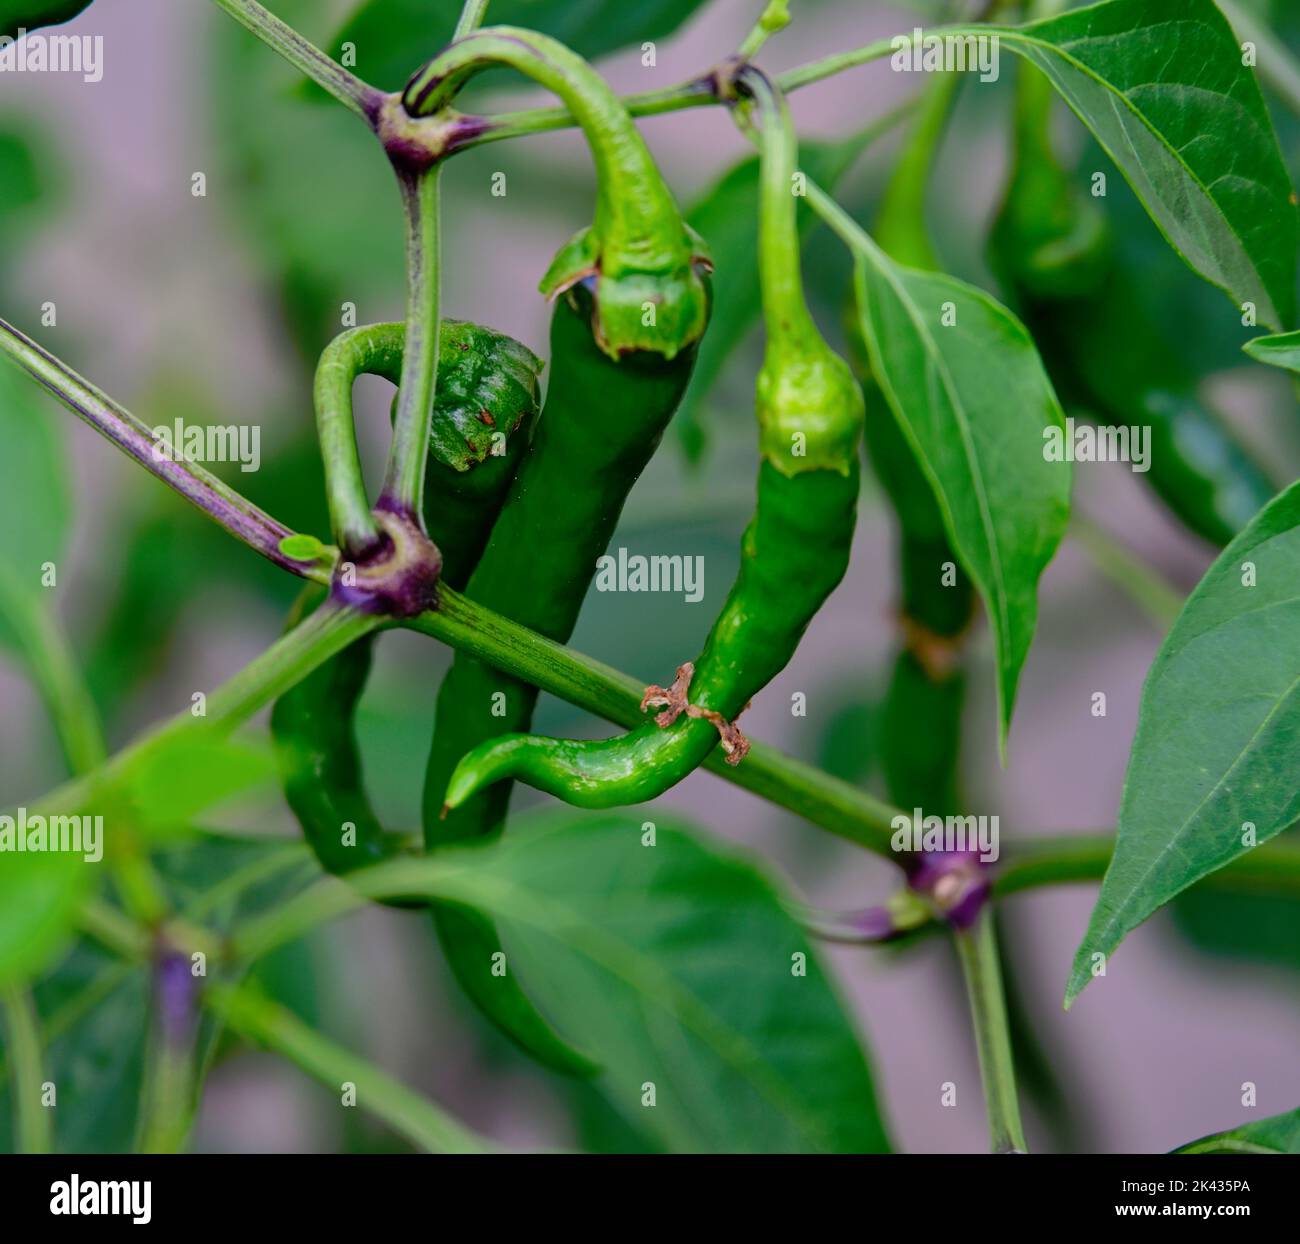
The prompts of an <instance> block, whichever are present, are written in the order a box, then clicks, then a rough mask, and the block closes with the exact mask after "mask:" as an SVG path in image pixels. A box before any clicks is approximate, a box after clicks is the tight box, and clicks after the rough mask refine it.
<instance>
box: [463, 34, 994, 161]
mask: <svg viewBox="0 0 1300 1244" xmlns="http://www.w3.org/2000/svg"><path fill="white" fill-rule="evenodd" d="M959 30H960V31H964V32H965V33H976V32H978V30H979V27H965V26H963V27H948V26H937V27H935V28H934V29H933V30H931V31H928V32H926V33H928V34H944V33H947V32H950V31H959ZM896 50H897V49H896V47H895V44H894V41H893V40H892V39H880V40H877V41H876V42H875V43H868V44H866V45H865V46H863V47H860V48H855V49H854V50H852V51H849V52H839V53H836V54H835V55H833V56H828V57H825V58H824V59H822V60H817V61H812V62H810V63H809V64H807V65H802V66H800V67H798V68H796V69H791V70H788V71H787V72H785V73H783V74H778V75H777V76H776V78H775V84H776V86H777V88H778V89H779V90H780V91H781V92H782V94H786V95H788V94H789V93H790V92H791V91H797V90H798V89H799V88H800V87H804V86H809V85H811V84H812V83H814V82H820V81H822V80H823V79H825V78H829V77H832V76H833V75H835V74H837V73H842V72H843V71H844V70H846V69H852V68H855V67H857V66H858V65H865V64H868V63H869V62H871V61H874V60H880V59H882V58H883V57H886V56H889V55H890V54H891V53H893V52H894V51H896ZM722 102H724V101H723V98H722V95H721V93H720V76H719V74H718V73H717V72H714V73H709V74H705V75H704V76H703V77H700V78H695V79H693V80H691V81H690V82H681V83H678V84H677V85H676V86H670V87H666V88H665V89H663V90H661V91H644V92H642V93H640V94H637V95H626V96H624V97H623V99H622V104H623V106H624V108H626V109H627V111H628V112H629V113H630V114H631V115H632V116H634V117H653V116H660V115H662V114H663V113H666V112H680V111H681V110H682V109H684V108H704V107H708V106H710V105H713V104H721V103H722ZM469 120H472V121H473V122H475V123H476V124H474V125H473V126H472V127H467V133H466V137H464V138H463V139H460V140H458V141H457V144H456V149H457V150H458V151H460V150H464V149H466V148H468V147H476V146H479V145H481V144H482V143H490V142H499V141H501V140H502V139H506V138H521V137H523V136H524V135H526V134H540V133H544V132H547V131H550V130H562V129H567V128H568V127H569V126H573V125H577V124H578V119H577V117H575V116H574V115H573V113H572V112H570V111H569V110H568V109H567V108H527V109H521V110H519V111H516V112H502V113H497V114H495V115H493V116H487V117H474V118H469Z"/></svg>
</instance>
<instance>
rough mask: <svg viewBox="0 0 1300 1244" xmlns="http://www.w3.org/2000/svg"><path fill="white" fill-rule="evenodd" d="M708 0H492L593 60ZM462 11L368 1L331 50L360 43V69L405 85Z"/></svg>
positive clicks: (494, 11)
mask: <svg viewBox="0 0 1300 1244" xmlns="http://www.w3.org/2000/svg"><path fill="white" fill-rule="evenodd" d="M703 4H704V0H637V3H635V4H628V3H627V0H492V3H491V5H489V7H488V18H487V24H488V25H491V26H526V27H528V29H529V30H540V31H541V32H542V33H543V34H547V35H552V36H553V37H555V38H556V39H559V40H560V42H562V43H565V44H567V45H568V46H569V47H571V48H572V49H573V50H574V51H575V52H577V53H578V54H579V55H580V56H585V57H586V58H587V59H588V60H594V59H596V58H597V57H600V56H607V55H608V54H609V53H610V52H617V51H618V50H619V49H620V48H624V47H628V46H629V45H632V44H635V45H636V46H638V47H639V46H640V45H641V44H642V43H644V42H646V41H651V42H653V41H655V40H659V39H666V38H667V37H668V36H669V35H671V34H672V33H673V32H674V31H675V30H677V28H678V27H679V26H681V25H682V23H683V22H685V21H686V19H687V18H689V17H690V16H691V15H692V14H693V13H694V12H695V10H696V9H698V8H700V7H702V5H703ZM460 10H461V0H368V2H367V3H365V4H363V5H361V7H360V8H359V9H357V11H356V12H355V13H354V14H353V15H352V17H351V18H350V19H349V20H348V22H347V24H346V25H345V26H344V27H343V29H342V30H340V31H339V32H338V34H337V35H335V37H334V38H333V39H332V40H331V41H330V45H329V48H330V54H331V55H332V56H334V57H336V58H337V57H338V56H339V55H340V54H341V52H342V50H343V44H344V43H353V44H355V45H356V49H357V63H356V65H355V70H356V72H357V73H358V74H360V75H361V77H363V78H365V80H366V81H367V82H371V83H373V84H374V85H375V86H379V87H383V88H384V89H385V90H389V91H396V90H400V89H401V88H402V87H403V86H404V85H405V84H406V82H407V79H409V78H410V77H411V75H412V74H413V73H414V72H415V71H416V70H417V69H419V67H420V66H421V65H422V64H423V63H424V62H425V61H427V60H428V59H429V58H430V57H432V56H433V55H434V54H435V53H436V52H437V51H438V49H439V48H441V47H442V46H443V45H444V44H445V43H449V42H450V41H451V36H452V33H453V32H454V30H455V27H456V19H457V18H458V17H459V16H460ZM506 80H507V79H504V78H503V79H502V81H506ZM313 94H315V92H313ZM321 94H322V95H323V94H324V93H323V92H321Z"/></svg>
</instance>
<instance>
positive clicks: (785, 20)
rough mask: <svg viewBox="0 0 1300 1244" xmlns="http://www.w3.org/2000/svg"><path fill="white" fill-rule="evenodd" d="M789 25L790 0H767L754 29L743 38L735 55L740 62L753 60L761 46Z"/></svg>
mask: <svg viewBox="0 0 1300 1244" xmlns="http://www.w3.org/2000/svg"><path fill="white" fill-rule="evenodd" d="M789 24H790V0H768V4H767V7H766V8H765V9H764V10H763V12H762V15H761V16H760V17H759V19H758V21H756V22H755V23H754V28H753V30H751V31H750V32H749V34H747V35H746V36H745V41H744V42H743V43H742V44H741V45H740V49H739V50H738V51H737V53H736V55H737V56H738V57H739V58H740V59H741V60H742V61H750V60H753V59H754V57H755V56H757V55H758V54H759V52H760V51H762V49H763V45H764V44H765V43H766V42H767V41H768V40H769V39H770V38H771V37H772V36H773V35H774V34H776V33H777V32H778V31H781V30H784V29H785V28H786V27H787V26H788V25H789Z"/></svg>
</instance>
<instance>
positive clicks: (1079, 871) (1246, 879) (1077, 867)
mask: <svg viewBox="0 0 1300 1244" xmlns="http://www.w3.org/2000/svg"><path fill="white" fill-rule="evenodd" d="M1114 848H1115V835H1114V834H1088V835H1082V834H1079V835H1070V836H1068V837H1061V838H1038V837H1034V838H1022V839H1020V840H1018V841H1016V842H1014V843H1010V844H1008V846H1007V854H1006V858H1005V859H1004V860H1003V861H1002V862H1001V863H999V865H998V868H997V871H996V872H995V873H994V876H993V893H994V894H995V895H998V896H1005V895H1009V894H1018V893H1020V892H1021V891H1022V890H1032V889H1037V888H1039V887H1040V886H1045V885H1069V884H1072V883H1076V882H1085V881H1100V880H1101V879H1102V877H1104V876H1105V874H1106V869H1107V868H1109V867H1110V857H1111V854H1112V853H1113V851H1114ZM1198 884H1200V885H1203V886H1209V887H1211V888H1213V889H1215V890H1231V891H1234V892H1239V893H1243V894H1260V893H1271V894H1294V895H1296V896H1298V897H1300V844H1295V843H1291V842H1265V843H1261V844H1260V845H1259V846H1257V847H1255V848H1254V849H1253V850H1252V851H1251V852H1250V853H1249V854H1247V855H1243V856H1240V857H1239V858H1238V859H1235V860H1232V861H1231V862H1230V863H1228V864H1225V865H1224V866H1223V867H1222V868H1220V869H1217V870H1216V871H1215V872H1213V873H1211V874H1210V875H1209V876H1208V877H1206V878H1204V879H1203V880H1202V881H1201V882H1199V883H1198Z"/></svg>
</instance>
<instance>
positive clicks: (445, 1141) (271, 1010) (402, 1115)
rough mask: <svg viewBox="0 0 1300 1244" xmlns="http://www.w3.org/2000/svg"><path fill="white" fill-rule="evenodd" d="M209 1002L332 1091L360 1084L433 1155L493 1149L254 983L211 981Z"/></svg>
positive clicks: (376, 1110) (377, 1109) (362, 1093)
mask: <svg viewBox="0 0 1300 1244" xmlns="http://www.w3.org/2000/svg"><path fill="white" fill-rule="evenodd" d="M203 1000H204V1002H205V1004H206V1005H207V1006H208V1007H209V1008H211V1009H212V1010H213V1011H214V1012H215V1013H216V1014H217V1015H218V1016H219V1017H220V1018H221V1019H222V1020H224V1022H225V1023H226V1024H228V1025H229V1027H230V1028H231V1029H232V1030H233V1031H235V1032H237V1033H239V1035H240V1036H242V1037H244V1038H245V1039H246V1040H248V1041H252V1042H254V1043H256V1044H258V1045H263V1046H266V1047H267V1048H269V1049H272V1050H274V1051H275V1052H276V1053H278V1054H282V1055H283V1056H284V1057H286V1058H288V1059H289V1060H290V1061H291V1062H294V1063H296V1064H297V1065H298V1066H299V1067H301V1068H302V1070H303V1071H305V1072H306V1073H307V1074H308V1075H310V1076H313V1077H315V1078H316V1079H317V1080H320V1081H321V1083H323V1084H325V1085H327V1086H329V1088H330V1089H331V1090H337V1088H338V1086H339V1085H340V1084H343V1083H351V1084H355V1085H356V1088H357V1100H358V1101H359V1102H361V1103H362V1104H363V1105H364V1107H365V1108H366V1109H367V1110H369V1111H371V1112H372V1113H373V1114H374V1115H375V1116H376V1117H377V1118H379V1119H381V1120H382V1121H383V1122H384V1123H386V1124H387V1125H388V1126H389V1127H390V1128H391V1129H392V1130H393V1131H394V1132H396V1133H397V1134H398V1135H399V1136H402V1137H404V1138H405V1139H406V1140H408V1141H410V1142H411V1143H412V1144H413V1145H416V1146H418V1147H419V1148H420V1149H423V1150H425V1151H426V1152H428V1153H487V1152H491V1151H492V1150H493V1149H494V1148H495V1146H493V1145H492V1144H491V1143H490V1142H489V1141H487V1140H486V1139H484V1138H483V1137H481V1136H477V1135H475V1134H474V1133H473V1132H471V1131H470V1130H469V1129H468V1128H466V1127H465V1126H464V1125H463V1124H462V1123H460V1122H459V1121H458V1120H457V1119H455V1118H453V1117H452V1116H451V1115H450V1114H448V1113H446V1112H445V1111H444V1110H442V1109H441V1107H439V1106H436V1105H434V1103H433V1102H431V1101H429V1100H428V1099H427V1098H425V1097H422V1096H420V1095H419V1094H418V1093H416V1092H415V1091H414V1090H412V1089H410V1088H408V1087H407V1086H406V1085H404V1084H402V1083H401V1082H400V1081H398V1080H395V1079H394V1078H393V1077H392V1076H390V1075H389V1074H388V1073H387V1072H385V1071H382V1070H380V1069H379V1068H378V1067H376V1066H374V1065H373V1064H372V1063H369V1062H368V1061H367V1060H365V1059H364V1058H361V1057H360V1056H359V1055H357V1054H354V1053H353V1052H352V1051H351V1050H347V1049H344V1048H343V1047H342V1046H340V1045H336V1044H335V1043H334V1042H333V1041H331V1040H329V1039H328V1038H327V1037H325V1036H323V1035H322V1034H321V1033H319V1032H315V1031H313V1030H312V1029H311V1028H308V1027H307V1025H306V1024H304V1023H302V1021H301V1020H299V1019H298V1017H297V1016H296V1015H294V1014H293V1013H292V1012H290V1011H288V1010H287V1009H286V1008H284V1007H282V1006H280V1005H279V1004H278V1003H276V1002H273V1001H272V1000H271V999H269V998H267V997H266V996H265V995H264V994H262V993H260V992H259V991H257V990H256V989H254V988H253V987H252V986H249V985H243V986H231V985H224V984H219V983H213V984H210V985H209V986H208V987H207V989H206V990H205V991H204V995H203Z"/></svg>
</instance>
